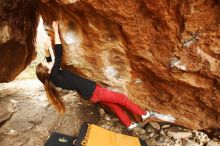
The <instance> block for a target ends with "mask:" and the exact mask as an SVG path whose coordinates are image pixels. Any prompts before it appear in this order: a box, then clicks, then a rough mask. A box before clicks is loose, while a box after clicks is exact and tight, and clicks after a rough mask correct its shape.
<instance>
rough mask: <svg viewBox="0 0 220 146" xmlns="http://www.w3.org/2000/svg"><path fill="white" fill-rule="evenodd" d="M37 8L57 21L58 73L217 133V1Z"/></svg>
mask: <svg viewBox="0 0 220 146" xmlns="http://www.w3.org/2000/svg"><path fill="white" fill-rule="evenodd" d="M39 11H40V14H41V15H42V17H43V19H44V21H45V24H50V22H51V21H52V20H53V19H57V18H58V20H59V21H60V31H61V35H62V42H63V46H64V58H63V67H64V68H68V69H70V70H72V71H74V72H78V73H80V74H81V75H83V76H86V77H88V78H90V79H93V80H95V81H97V82H98V83H101V84H103V85H106V86H111V88H112V89H114V90H116V91H120V92H123V93H125V94H127V95H128V96H129V97H130V98H131V99H132V100H133V101H134V102H136V103H138V104H139V105H141V106H142V107H144V108H147V109H150V110H155V111H157V112H162V113H168V114H172V115H173V116H175V117H176V118H178V120H177V124H180V125H183V126H186V127H189V128H193V129H206V128H220V124H219V123H220V106H219V105H220V92H219V91H220V78H219V77H220V61H219V58H220V38H219V36H220V4H219V1H216V0H209V1H190V0H188V1H187V0H186V1H183V0H182V1H180V0H176V1H170V2H167V1H165V0H154V1H147V0H126V1H119V0H111V1H107V0H80V1H68V0H65V1H64V0H63V1H62V0H60V1H56V2H55V1H45V0H44V1H42V3H41V4H40V6H39ZM4 29H5V28H4Z"/></svg>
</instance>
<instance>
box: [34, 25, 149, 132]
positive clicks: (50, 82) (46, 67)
mask: <svg viewBox="0 0 220 146" xmlns="http://www.w3.org/2000/svg"><path fill="white" fill-rule="evenodd" d="M52 27H53V31H54V40H55V42H54V43H55V45H54V51H55V62H54V64H53V62H52V59H51V56H50V53H49V50H48V47H46V50H45V52H46V53H45V55H46V60H47V62H45V63H40V64H38V65H37V68H36V74H37V77H38V79H39V80H40V81H41V82H42V83H43V84H44V88H45V91H46V95H47V97H48V99H49V101H50V102H51V103H52V104H53V105H54V106H55V108H56V109H57V110H58V111H59V112H61V113H63V112H65V106H64V104H63V102H62V100H61V99H60V98H59V95H58V92H57V91H56V88H55V86H56V87H61V88H63V89H67V90H76V91H77V92H78V93H79V94H81V96H82V97H83V98H85V99H87V100H90V101H91V102H92V103H102V104H104V105H105V106H107V107H108V108H110V110H112V111H113V112H114V113H115V114H116V115H117V116H118V118H119V119H120V121H121V122H122V123H123V124H124V125H125V126H126V127H127V128H128V130H131V129H133V128H134V127H137V126H138V124H137V123H135V122H132V121H131V120H130V118H129V116H128V115H127V114H126V112H125V111H123V110H122V108H121V107H120V106H123V107H125V108H127V109H128V110H130V111H131V112H133V113H134V114H136V115H140V116H141V117H142V120H145V119H147V118H149V117H150V116H152V115H153V114H152V113H153V112H149V111H145V110H143V109H142V108H140V107H139V106H138V105H136V104H134V103H133V102H131V101H130V100H129V99H128V97H127V96H125V95H124V94H120V93H117V92H113V91H110V90H108V89H106V88H103V87H101V86H99V85H98V84H96V83H95V82H94V81H91V80H88V79H85V78H83V77H80V76H78V75H76V74H74V73H73V72H70V71H69V70H65V69H60V66H61V60H62V45H61V40H60V35H59V27H58V22H56V21H53V23H52Z"/></svg>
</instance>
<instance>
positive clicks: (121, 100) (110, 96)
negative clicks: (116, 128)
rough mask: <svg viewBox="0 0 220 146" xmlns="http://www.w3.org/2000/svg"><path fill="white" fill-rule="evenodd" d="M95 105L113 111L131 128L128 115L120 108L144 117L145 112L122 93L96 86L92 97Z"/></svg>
mask: <svg viewBox="0 0 220 146" xmlns="http://www.w3.org/2000/svg"><path fill="white" fill-rule="evenodd" d="M91 101H92V102H93V103H97V102H100V103H103V104H104V105H106V106H107V107H108V108H110V110H112V111H113V112H114V113H115V114H116V115H117V116H118V118H119V119H120V121H121V122H122V123H123V124H124V125H125V126H126V127H129V126H130V125H131V123H132V121H131V120H130V118H129V116H128V115H127V113H126V112H125V111H124V110H123V109H122V108H121V107H120V106H123V107H125V108H127V109H128V110H130V111H131V112H133V113H134V114H137V115H143V114H144V113H145V111H144V110H143V109H141V108H140V107H139V106H138V105H136V104H135V103H133V102H131V101H130V100H129V99H128V97H127V96H125V95H124V94H121V93H117V92H114V91H111V90H108V89H106V88H103V87H100V86H99V85H96V88H95V91H94V93H93V96H92V97H91Z"/></svg>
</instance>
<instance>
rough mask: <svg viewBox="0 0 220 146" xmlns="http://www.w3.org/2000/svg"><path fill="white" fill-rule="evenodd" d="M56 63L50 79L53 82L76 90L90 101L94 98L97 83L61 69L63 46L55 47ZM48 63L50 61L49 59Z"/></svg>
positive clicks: (57, 45) (64, 87)
mask: <svg viewBox="0 0 220 146" xmlns="http://www.w3.org/2000/svg"><path fill="white" fill-rule="evenodd" d="M54 51H55V62H54V65H53V67H52V70H51V73H50V77H49V79H50V80H51V82H52V83H53V84H54V85H55V86H57V87H61V88H63V89H67V90H76V91H77V92H78V93H80V94H81V95H82V97H83V98H85V99H90V97H91V96H92V94H93V92H94V90H95V87H96V83H95V82H94V81H91V80H88V79H85V78H83V77H80V76H78V75H76V74H74V73H72V72H70V71H69V70H64V69H60V66H61V60H62V45H61V44H56V45H55V47H54ZM47 60H48V61H49V60H50V59H47Z"/></svg>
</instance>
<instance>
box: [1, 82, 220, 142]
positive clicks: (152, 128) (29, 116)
mask: <svg viewBox="0 0 220 146" xmlns="http://www.w3.org/2000/svg"><path fill="white" fill-rule="evenodd" d="M60 92H61V94H62V97H63V99H64V102H65V105H66V108H67V112H66V113H65V114H64V115H59V114H57V113H56V112H55V110H54V109H53V107H51V106H50V105H49V104H48V102H47V99H46V96H45V94H44V90H43V86H42V84H41V83H40V82H39V81H38V80H16V81H13V82H11V83H7V84H0V146H42V145H43V143H44V142H45V141H46V140H47V138H48V137H49V135H50V132H51V131H57V132H61V133H64V134H68V135H73V136H77V135H78V132H79V129H80V126H81V125H82V123H84V122H92V123H95V124H97V125H99V126H102V127H104V128H106V129H110V130H112V131H115V132H119V133H124V134H129V135H134V133H132V132H129V131H127V130H126V128H125V127H124V126H123V125H122V124H121V123H120V122H119V120H118V119H117V118H116V117H115V116H114V115H112V114H111V113H109V112H107V111H105V110H104V109H103V108H101V107H100V106H98V105H92V104H90V102H88V101H85V100H83V99H81V98H79V96H78V95H77V94H76V93H75V92H69V91H64V90H60ZM138 136H139V137H140V138H142V139H144V140H146V141H147V143H148V144H149V145H150V146H204V145H205V146H220V142H219V138H220V137H219V136H220V132H219V131H217V130H216V132H215V133H214V134H213V135H212V137H208V136H207V135H206V134H205V133H202V132H199V131H190V130H188V129H185V128H182V127H177V126H174V125H169V124H167V123H160V124H159V123H156V122H151V123H149V124H147V125H146V126H145V127H144V129H143V130H140V131H139V132H138Z"/></svg>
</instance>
